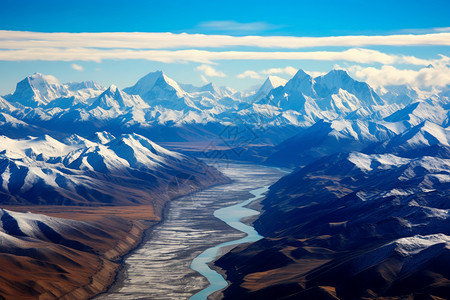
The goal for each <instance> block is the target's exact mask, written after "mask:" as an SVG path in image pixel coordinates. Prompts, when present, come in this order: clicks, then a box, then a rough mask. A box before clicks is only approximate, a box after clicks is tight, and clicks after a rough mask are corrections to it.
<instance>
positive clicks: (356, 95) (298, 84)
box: [259, 70, 384, 125]
mask: <svg viewBox="0 0 450 300" xmlns="http://www.w3.org/2000/svg"><path fill="white" fill-rule="evenodd" d="M259 103H267V104H270V105H273V106H276V107H279V108H281V109H283V110H294V111H299V112H301V113H302V114H303V115H304V120H303V121H304V122H305V123H306V124H309V125H311V124H313V123H314V122H316V121H317V120H319V119H326V120H333V119H336V118H338V117H345V116H346V115H347V114H349V113H351V112H354V111H356V110H358V109H360V108H362V107H369V108H370V107H372V106H380V105H384V101H383V100H382V99H381V98H380V97H379V96H378V95H377V94H376V93H375V92H374V91H373V89H372V88H371V87H370V86H369V85H368V84H366V83H364V82H359V81H356V80H354V79H352V78H351V77H350V76H349V75H348V74H347V72H345V71H343V70H332V71H330V72H329V73H327V74H326V75H323V76H318V77H316V78H312V77H311V76H310V75H308V74H306V73H305V72H304V71H303V70H299V71H298V72H297V74H295V75H294V77H293V78H292V79H291V80H289V81H288V82H287V83H286V85H285V86H284V87H279V88H277V89H274V90H272V91H271V92H270V93H269V94H268V96H267V97H266V98H263V99H262V100H260V101H259Z"/></svg>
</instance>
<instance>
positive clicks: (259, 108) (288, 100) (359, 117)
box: [0, 70, 450, 299]
mask: <svg viewBox="0 0 450 300" xmlns="http://www.w3.org/2000/svg"><path fill="white" fill-rule="evenodd" d="M449 117H450V86H444V87H441V88H440V89H432V90H421V89H419V88H417V87H411V86H407V85H404V86H398V85H397V86H394V85H391V86H385V87H377V88H376V89H373V88H372V87H371V86H370V85H369V84H367V83H365V82H360V81H357V80H355V79H353V78H352V77H351V76H350V75H349V74H348V73H347V72H346V71H344V70H332V71H330V72H329V73H327V74H324V75H321V76H317V77H313V76H310V75H309V74H307V73H306V72H304V71H303V70H299V71H298V72H297V73H296V74H295V75H294V76H293V77H292V78H291V79H290V80H288V81H285V80H283V79H281V78H277V77H274V76H270V77H269V78H267V79H266V80H265V81H264V82H263V83H262V85H261V86H260V87H257V88H256V89H255V90H254V91H253V92H249V93H244V92H239V91H235V90H233V89H231V88H228V87H218V86H216V85H214V84H213V83H208V84H206V85H204V86H201V87H197V86H193V85H190V84H182V83H178V82H176V81H175V80H173V79H171V78H169V77H168V76H167V75H166V74H164V73H163V72H162V71H156V72H151V73H149V74H147V75H145V76H144V77H142V78H141V79H139V80H138V81H137V82H136V84H135V85H133V86H131V87H127V88H124V89H123V90H121V89H119V88H118V87H116V86H115V85H111V86H109V87H107V88H106V87H102V86H100V85H99V84H96V83H95V82H92V81H85V82H81V83H65V84H61V83H60V82H59V81H58V80H57V79H56V78H54V77H53V76H50V75H42V74H39V73H36V74H33V75H31V76H29V77H27V78H25V79H23V80H22V81H20V82H19V83H18V84H17V86H16V89H15V91H14V92H13V93H11V94H8V95H4V96H3V97H0V130H1V131H0V132H1V136H0V183H1V185H0V203H1V204H3V205H6V204H8V205H65V206H83V207H90V206H94V207H97V206H98V207H104V206H111V207H113V206H137V205H150V206H151V207H152V210H153V211H154V212H155V215H156V216H161V215H162V213H163V206H164V204H165V203H166V202H167V201H168V200H170V199H172V198H174V197H177V196H179V195H183V194H187V193H190V192H193V191H196V190H199V189H201V188H205V187H208V186H211V185H213V184H220V183H225V182H228V180H229V179H228V178H226V177H225V176H223V175H222V174H221V173H220V172H218V171H217V170H216V169H214V168H213V167H210V166H208V165H207V164H206V163H205V160H201V159H198V158H194V157H195V156H197V157H199V158H207V159H234V160H236V159H237V160H247V161H252V162H258V163H263V164H267V165H272V166H277V167H287V168H290V169H291V170H292V173H290V174H289V175H287V176H285V177H284V178H282V179H280V180H279V181H278V182H277V183H275V184H274V185H272V186H271V187H270V191H269V193H268V195H267V196H266V197H265V199H264V200H262V202H261V204H262V210H263V213H262V214H261V216H260V217H259V218H258V219H257V220H256V221H255V222H254V225H255V228H256V229H257V230H258V232H260V233H261V234H262V235H264V237H265V238H263V239H261V240H260V241H257V242H255V243H252V244H247V245H241V246H238V247H237V248H235V249H233V250H232V251H231V252H229V253H228V254H226V255H225V256H223V257H222V258H220V259H219V260H218V261H217V262H216V265H217V266H220V267H221V268H222V269H223V270H224V272H225V273H226V275H227V279H228V280H229V281H230V282H231V285H230V286H229V287H228V288H226V289H225V290H224V292H223V295H224V297H225V299H273V298H281V297H284V298H283V299H299V298H300V299H372V298H378V299H406V298H408V297H409V299H415V298H420V297H422V296H424V295H426V296H427V297H431V298H426V299H441V298H442V299H445V298H448V296H450V284H449V282H450V273H449V272H448V268H447V267H448V266H447V265H448V258H449V257H448V255H449V252H448V250H449V249H450V248H449V247H450V238H449V235H450V232H449V230H450V223H449V218H448V215H449V209H450V206H449V205H448V203H447V202H448V199H449V197H450V195H449V192H448V191H449V190H450V186H449V183H450V129H449V125H450V120H449ZM206 161H207V160H206ZM31 217H33V218H34V219H36V220H37V219H39V218H42V217H39V216H32V215H19V214H18V215H14V213H13V212H9V211H7V210H3V211H2V217H1V219H2V226H3V231H1V232H4V233H5V234H8V235H12V236H13V237H8V236H4V237H3V238H4V240H5V243H12V244H14V245H13V246H11V247H16V248H17V247H19V246H17V245H19V244H20V241H17V240H16V238H17V236H20V237H21V238H20V239H22V236H24V235H25V236H27V237H28V238H32V239H36V238H38V239H40V240H43V241H44V242H45V243H47V242H49V241H48V239H50V238H49V236H50V235H51V236H55V235H53V233H52V232H53V231H55V232H57V233H58V234H59V235H61V236H64V234H63V233H62V232H60V230H59V229H58V228H60V227H58V226H60V225H57V224H58V222H62V221H55V220H50V219H49V220H47V221H48V222H47V221H45V222H43V223H48V224H47V225H48V226H50V224H51V226H50V227H51V228H53V229H52V230H53V231H52V230H49V229H45V230H47V231H46V232H47V233H45V232H44V233H43V232H42V228H43V227H42V226H44V225H40V226H41V227H42V228H41V227H39V226H38V225H36V226H38V227H36V226H34V225H33V226H34V227H35V228H37V229H36V230H33V231H32V232H30V233H26V232H25V231H26V230H25V229H26V228H29V227H30V226H31V225H30V226H28V225H26V224H28V223H27V222H32V223H33V222H34V223H33V224H38V223H39V222H40V221H39V222H38V221H27V220H29V218H31ZM11 220H15V221H11ZM24 220H25V221H24ZM62 223H64V222H62ZM21 224H25V225H23V226H22V225H21ZM39 224H41V223H39ZM61 226H63V225H61ZM21 228H24V229H23V230H22V229H21ZM24 230H25V231H24ZM45 230H44V231H45ZM83 230H84V229H83ZM87 230H89V229H87ZM49 232H51V233H52V234H50V235H49ZM22 233H23V234H22ZM5 234H4V235H5ZM59 235H57V236H58V237H59ZM61 241H66V240H65V239H59V242H58V243H59V244H61V243H62V242H61ZM83 243H84V242H83ZM64 245H65V244H64V243H63V244H62V246H64ZM71 245H72V246H73V245H74V244H73V243H72V244H71ZM77 245H78V244H77ZM7 248H8V247H7ZM19 248H20V247H19ZM75 250H77V251H78V250H79V249H75ZM5 251H6V250H5ZM83 251H84V250H83ZM89 251H90V250H89ZM89 251H88V252H89ZM91 252H92V251H91ZM91 252H89V253H91ZM424 297H425V296H424Z"/></svg>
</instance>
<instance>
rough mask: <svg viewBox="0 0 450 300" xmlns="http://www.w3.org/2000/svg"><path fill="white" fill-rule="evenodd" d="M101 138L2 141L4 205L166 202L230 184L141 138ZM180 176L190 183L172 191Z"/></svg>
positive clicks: (0, 190) (0, 171) (0, 192)
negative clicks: (217, 184) (188, 191)
mask: <svg viewBox="0 0 450 300" xmlns="http://www.w3.org/2000/svg"><path fill="white" fill-rule="evenodd" d="M98 137H99V138H101V140H102V141H103V142H105V144H101V143H96V142H93V141H90V140H87V139H85V138H82V137H79V136H76V135H72V136H70V137H68V138H66V139H65V140H64V143H63V142H60V141H58V140H56V139H54V138H52V137H50V136H48V135H45V136H43V137H41V138H35V137H29V138H27V139H11V138H8V137H5V136H1V137H0V140H1V146H0V147H1V150H0V174H1V175H0V176H1V179H0V185H1V188H0V195H1V198H2V203H9V204H17V203H20V204H23V203H28V204H65V205H69V204H71V205H74V204H75V205H76V204H83V205H95V204H121V203H122V204H125V203H126V204H133V203H141V204H142V203H147V202H149V201H150V202H151V201H154V200H155V199H159V200H158V201H163V202H164V201H166V200H168V199H169V198H170V197H171V196H173V195H174V194H180V193H184V192H186V189H196V188H199V187H201V186H205V185H208V184H210V183H212V182H216V181H217V182H220V181H222V180H225V179H224V177H223V176H222V175H221V174H220V173H219V172H218V171H216V170H215V169H213V168H209V167H207V166H206V165H205V164H203V163H201V162H200V161H198V160H196V159H193V158H190V157H187V156H185V155H182V154H179V153H176V152H172V151H169V150H166V149H164V148H162V147H160V146H158V145H156V144H155V143H153V142H152V141H150V140H148V139H146V138H144V137H142V136H140V135H137V134H131V135H130V134H128V135H127V134H125V135H120V136H119V137H117V138H113V136H112V135H110V134H108V133H106V132H102V133H98ZM108 140H110V141H108ZM169 174H170V175H169ZM177 176H181V177H182V178H183V179H180V181H179V182H183V180H185V181H186V182H187V183H186V184H185V185H179V186H174V187H172V186H171V184H172V182H171V180H172V179H173V178H174V177H177ZM172 189H174V190H172ZM171 193H173V194H171ZM152 199H153V200H152ZM163 202H161V203H163Z"/></svg>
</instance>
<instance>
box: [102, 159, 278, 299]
mask: <svg viewBox="0 0 450 300" xmlns="http://www.w3.org/2000/svg"><path fill="white" fill-rule="evenodd" d="M215 166H216V167H217V168H218V169H219V170H220V171H222V172H223V173H224V174H225V175H226V176H228V177H229V178H230V179H231V180H232V182H231V183H229V184H224V185H219V186H214V187H211V188H208V189H205V190H202V191H199V192H195V193H193V194H190V195H187V196H184V197H180V198H178V199H176V200H173V201H171V202H170V204H169V205H168V208H167V213H166V215H165V218H164V221H163V222H161V223H160V224H159V225H157V226H155V227H153V228H152V229H151V231H150V232H149V235H148V237H147V238H146V240H145V242H144V243H143V244H142V245H141V246H140V247H139V248H138V249H137V250H136V251H134V252H133V253H132V254H131V255H129V256H128V257H127V259H126V260H125V268H124V273H123V276H119V280H118V282H117V284H116V285H115V286H114V287H113V288H111V290H110V291H109V292H108V293H106V294H103V295H101V296H99V297H98V299H108V300H110V299H189V298H191V297H192V296H194V295H195V296H194V297H193V298H192V299H206V297H207V296H208V295H209V294H210V293H211V292H214V291H215V290H216V289H219V288H222V287H224V286H225V285H226V282H225V281H224V280H223V278H222V276H220V275H219V274H218V273H216V272H215V271H212V270H210V269H209V267H208V266H207V265H206V263H208V262H209V261H211V260H214V258H215V257H216V256H217V255H218V254H223V253H222V252H224V250H229V249H230V248H232V247H233V244H234V243H235V242H233V241H236V240H240V239H242V240H240V241H237V242H238V243H241V242H249V241H253V240H258V239H259V238H261V237H260V236H259V235H258V233H257V232H256V231H254V229H253V227H251V226H246V225H245V224H242V223H240V222H238V220H239V219H241V218H242V217H245V216H251V215H256V214H257V212H255V211H253V210H249V209H247V208H245V207H243V206H244V205H246V204H247V203H248V202H251V201H253V200H257V199H258V198H260V197H261V195H262V194H263V193H264V192H265V191H266V190H267V187H268V186H269V185H271V184H273V183H274V182H276V181H277V180H278V179H279V178H280V177H281V176H282V175H284V173H283V172H281V171H280V170H278V169H276V168H270V167H265V166H260V165H253V164H244V163H231V162H222V163H219V164H217V165H215ZM244 201H245V203H243V202H244ZM243 204H244V205H243ZM219 218H220V219H219ZM233 227H234V228H233ZM235 228H238V229H239V230H237V229H235ZM243 231H244V232H245V233H244V232H243ZM218 245H219V246H218ZM222 246H224V248H222ZM205 250H206V251H205ZM194 259H195V260H194ZM191 267H192V268H194V269H196V270H198V271H199V272H201V273H202V274H204V275H205V276H207V277H208V279H206V278H205V277H204V276H202V275H200V274H199V273H198V272H197V271H194V270H193V269H192V268H191ZM210 282H211V283H212V285H211V286H210ZM208 286H210V287H209V288H208V290H204V289H205V288H207V287H208Z"/></svg>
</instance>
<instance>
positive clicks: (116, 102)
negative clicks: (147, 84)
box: [90, 85, 149, 110]
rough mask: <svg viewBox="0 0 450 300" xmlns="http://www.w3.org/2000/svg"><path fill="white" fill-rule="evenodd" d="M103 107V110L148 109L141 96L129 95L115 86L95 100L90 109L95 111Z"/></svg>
mask: <svg viewBox="0 0 450 300" xmlns="http://www.w3.org/2000/svg"><path fill="white" fill-rule="evenodd" d="M97 107H101V108H103V109H106V110H108V109H111V108H115V109H125V108H133V107H134V108H141V109H144V108H148V107H149V106H148V104H147V103H145V102H144V101H143V100H142V99H141V97H140V96H136V95H128V94H126V93H124V92H123V91H121V90H120V89H118V88H117V87H116V86H115V85H111V86H110V87H109V88H108V89H106V90H105V91H104V92H103V93H102V94H101V95H100V96H98V97H97V99H95V101H94V102H93V103H92V104H91V106H90V108H91V109H95V108H97Z"/></svg>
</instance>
